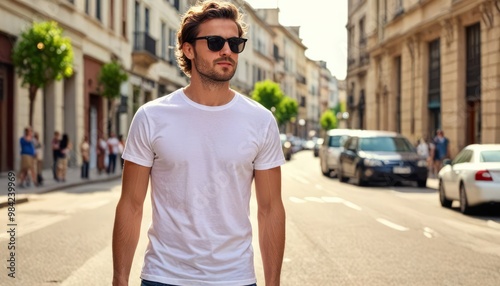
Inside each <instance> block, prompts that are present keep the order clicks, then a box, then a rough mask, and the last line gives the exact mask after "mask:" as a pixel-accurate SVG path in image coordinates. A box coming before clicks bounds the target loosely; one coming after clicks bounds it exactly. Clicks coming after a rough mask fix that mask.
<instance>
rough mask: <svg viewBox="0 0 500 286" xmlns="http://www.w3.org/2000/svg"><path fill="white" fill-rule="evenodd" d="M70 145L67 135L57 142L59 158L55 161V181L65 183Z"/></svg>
mask: <svg viewBox="0 0 500 286" xmlns="http://www.w3.org/2000/svg"><path fill="white" fill-rule="evenodd" d="M71 149H72V144H71V142H70V141H69V137H68V134H66V133H64V134H63V136H62V139H61V141H60V142H59V158H58V159H57V181H58V182H66V171H67V169H68V158H69V155H70V151H71Z"/></svg>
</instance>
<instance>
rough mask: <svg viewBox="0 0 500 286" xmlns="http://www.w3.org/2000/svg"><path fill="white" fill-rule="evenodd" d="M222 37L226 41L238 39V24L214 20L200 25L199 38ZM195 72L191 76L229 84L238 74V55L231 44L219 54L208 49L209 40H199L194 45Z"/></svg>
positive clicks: (226, 20) (230, 21) (225, 20)
mask: <svg viewBox="0 0 500 286" xmlns="http://www.w3.org/2000/svg"><path fill="white" fill-rule="evenodd" d="M204 36H221V37H223V38H224V39H228V38H231V37H238V27H237V26H236V23H234V22H233V21H232V20H228V19H213V20H209V21H206V22H204V23H203V24H201V25H200V32H199V33H198V35H197V37H204ZM191 60H192V63H193V70H192V71H191V74H195V73H197V74H199V76H200V77H201V78H202V79H205V80H208V81H213V82H227V81H229V80H230V79H231V78H232V77H233V76H234V73H235V72H236V67H237V64H238V54H237V53H233V52H232V51H231V49H230V48H229V44H228V43H227V42H226V43H224V47H223V48H222V49H221V50H220V51H217V52H214V51H211V50H210V49H209V48H208V45H207V40H205V39H202V40H197V41H196V43H195V44H194V45H193V55H192V58H191Z"/></svg>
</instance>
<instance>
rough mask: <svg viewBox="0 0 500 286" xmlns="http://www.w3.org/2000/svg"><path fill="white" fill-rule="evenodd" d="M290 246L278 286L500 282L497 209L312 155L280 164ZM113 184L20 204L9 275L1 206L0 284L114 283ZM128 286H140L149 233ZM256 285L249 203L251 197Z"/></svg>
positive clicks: (147, 213) (307, 153)
mask: <svg viewBox="0 0 500 286" xmlns="http://www.w3.org/2000/svg"><path fill="white" fill-rule="evenodd" d="M282 174H283V201H284V204H285V208H286V211H287V243H286V251H285V259H284V263H283V272H282V283H281V284H282V285H286V286H288V285H319V286H322V285H499V283H500V211H492V210H489V211H487V212H485V213H483V214H481V215H480V216H464V215H462V214H461V213H460V212H459V211H458V209H457V208H456V206H455V207H454V208H453V209H451V210H450V209H445V208H442V207H441V206H440V205H439V201H438V194H437V192H436V190H435V189H425V188H424V189H420V188H417V187H416V186H414V187H413V186H400V187H384V186H375V187H358V186H355V185H353V184H345V183H340V182H338V180H337V179H332V178H327V177H325V176H323V175H322V174H321V171H320V168H319V159H318V158H315V157H313V155H312V151H301V152H299V153H296V154H294V156H293V158H292V160H291V161H288V162H287V163H286V164H285V165H284V166H283V167H282ZM119 195H120V181H119V180H115V181H111V182H105V183H99V184H89V185H83V186H79V187H75V188H72V189H68V190H66V191H60V192H50V193H46V194H41V195H33V196H31V197H30V200H29V202H27V203H24V204H19V205H17V208H16V213H15V216H16V222H17V226H16V233H15V242H16V244H15V246H16V248H15V259H16V261H15V277H16V278H10V277H9V276H8V274H9V273H10V270H9V268H8V267H9V262H8V261H7V260H9V258H10V256H9V253H8V252H6V251H5V250H6V249H7V247H8V244H9V241H10V237H9V236H10V233H8V232H7V231H8V230H9V226H8V225H7V223H5V221H6V220H5V218H6V217H7V212H8V211H7V208H0V216H1V217H2V220H1V221H2V222H4V223H2V224H3V226H2V227H3V228H4V229H5V230H4V231H2V232H1V233H0V245H2V246H1V249H3V251H2V252H0V255H2V257H1V259H2V261H3V263H2V264H1V266H2V267H1V268H2V273H1V275H2V277H1V280H0V281H1V283H0V284H1V285H111V278H112V277H111V276H112V259H111V233H112V228H113V219H114V209H115V206H116V203H117V200H118V198H119ZM150 212H151V208H150V204H149V198H147V203H146V210H145V217H144V220H143V225H142V229H143V232H142V236H141V241H140V243H139V247H138V249H137V252H136V258H135V260H134V265H133V268H132V274H131V280H130V281H131V283H130V285H139V283H140V282H139V273H140V268H141V264H142V255H143V253H144V249H145V245H146V242H147V240H146V236H145V234H146V230H147V227H148V225H149V221H150ZM251 212H252V221H253V223H254V227H255V228H254V231H255V232H254V243H255V251H256V259H255V261H256V271H257V278H258V285H261V286H264V284H265V283H264V280H263V272H262V263H261V262H260V256H259V255H260V254H259V251H258V244H257V241H258V236H257V232H256V229H257V225H256V218H255V215H256V202H255V199H254V198H253V199H252V201H251Z"/></svg>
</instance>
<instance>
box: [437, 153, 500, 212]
mask: <svg viewBox="0 0 500 286" xmlns="http://www.w3.org/2000/svg"><path fill="white" fill-rule="evenodd" d="M439 200H440V202H441V205H442V206H443V207H447V208H449V207H451V205H452V202H453V201H454V200H458V201H460V211H461V212H462V213H464V214H468V213H471V210H472V207H475V206H479V205H481V204H484V203H492V202H496V203H500V144H472V145H469V146H467V147H465V148H464V149H463V150H462V151H460V153H458V155H457V156H456V157H455V159H453V161H450V160H445V162H444V167H443V168H442V169H441V170H440V171H439Z"/></svg>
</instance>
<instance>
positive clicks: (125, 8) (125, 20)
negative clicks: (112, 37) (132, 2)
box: [122, 0, 128, 38]
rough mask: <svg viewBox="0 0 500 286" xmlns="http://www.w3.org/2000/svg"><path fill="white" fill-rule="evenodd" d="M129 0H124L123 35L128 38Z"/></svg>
mask: <svg viewBox="0 0 500 286" xmlns="http://www.w3.org/2000/svg"><path fill="white" fill-rule="evenodd" d="M127 2H128V1H127V0H122V36H123V37H124V38H127Z"/></svg>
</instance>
